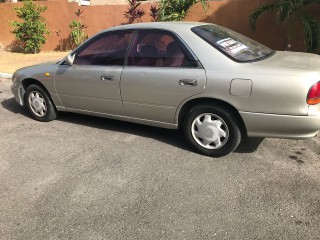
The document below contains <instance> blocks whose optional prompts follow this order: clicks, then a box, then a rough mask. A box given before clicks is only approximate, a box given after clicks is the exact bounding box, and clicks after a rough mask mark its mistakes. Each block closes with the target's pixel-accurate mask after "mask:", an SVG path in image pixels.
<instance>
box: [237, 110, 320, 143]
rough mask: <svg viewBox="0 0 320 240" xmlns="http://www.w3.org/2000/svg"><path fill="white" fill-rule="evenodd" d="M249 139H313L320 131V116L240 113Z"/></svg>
mask: <svg viewBox="0 0 320 240" xmlns="http://www.w3.org/2000/svg"><path fill="white" fill-rule="evenodd" d="M240 115H241V117H242V119H243V121H244V123H245V126H246V128H247V133H248V136H249V137H276V138H296V139H304V138H311V137H314V136H316V135H317V134H318V132H319V130H320V116H290V115H277V114H263V113H248V112H240Z"/></svg>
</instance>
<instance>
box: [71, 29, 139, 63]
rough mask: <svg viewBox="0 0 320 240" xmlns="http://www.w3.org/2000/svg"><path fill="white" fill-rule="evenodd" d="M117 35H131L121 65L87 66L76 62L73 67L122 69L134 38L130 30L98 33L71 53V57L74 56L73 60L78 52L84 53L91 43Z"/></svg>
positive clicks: (133, 32) (132, 31) (133, 33)
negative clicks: (113, 67)
mask: <svg viewBox="0 0 320 240" xmlns="http://www.w3.org/2000/svg"><path fill="white" fill-rule="evenodd" d="M119 33H123V34H126V33H131V34H132V37H131V39H130V42H129V43H128V46H127V48H126V50H125V54H124V56H123V63H122V64H121V65H103V64H101V65H96V64H88V65H85V64H80V65H79V64H77V63H76V61H75V63H74V65H76V66H98V67H112V66H122V67H124V66H125V64H126V59H127V54H128V49H129V48H130V46H131V42H132V40H133V38H134V36H135V31H134V30H132V29H123V30H112V31H105V32H101V33H98V34H97V35H95V36H94V37H92V38H90V39H89V40H88V41H86V42H84V43H83V44H82V45H80V46H79V47H78V48H76V49H75V50H74V51H72V53H71V54H72V55H73V54H75V60H76V58H77V56H78V54H79V52H82V51H84V50H85V49H86V48H87V47H89V46H90V45H91V44H92V43H94V42H96V41H98V40H99V39H101V38H103V37H106V36H107V35H110V34H119Z"/></svg>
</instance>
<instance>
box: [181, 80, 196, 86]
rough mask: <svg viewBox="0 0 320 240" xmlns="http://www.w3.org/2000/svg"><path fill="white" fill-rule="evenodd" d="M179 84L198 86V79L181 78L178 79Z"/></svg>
mask: <svg viewBox="0 0 320 240" xmlns="http://www.w3.org/2000/svg"><path fill="white" fill-rule="evenodd" d="M179 85H181V86H190V87H195V86H198V81H197V80H195V79H181V80H180V81H179Z"/></svg>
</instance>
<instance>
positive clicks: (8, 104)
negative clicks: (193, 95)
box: [1, 98, 263, 153]
mask: <svg viewBox="0 0 320 240" xmlns="http://www.w3.org/2000/svg"><path fill="white" fill-rule="evenodd" d="M1 105H2V106H3V108H5V109H7V110H8V111H11V112H13V113H15V114H21V115H23V116H25V117H29V118H30V115H29V114H28V112H27V111H26V110H25V108H23V107H21V106H19V105H18V104H17V103H16V101H15V99H14V98H10V99H7V100H4V101H2V102H1ZM57 121H62V122H68V123H74V124H78V125H83V126H86V127H92V128H99V129H102V130H108V131H114V132H123V133H128V134H133V135H138V136H142V137H146V138H152V139H155V140H157V141H161V142H164V143H167V144H170V145H172V146H175V147H178V148H181V149H184V150H190V148H189V147H188V146H187V144H186V142H185V141H184V138H183V134H182V133H181V131H175V130H170V129H162V128H157V127H151V126H145V125H140V124H135V123H129V122H124V121H117V120H112V119H106V118H99V117H93V116H86V115H82V114H76V113H65V112H61V113H60V115H59V118H58V120H57ZM262 141H263V138H244V139H243V141H242V142H241V143H240V145H239V147H238V148H237V149H236V150H235V152H237V153H252V152H255V151H256V150H257V149H258V147H259V145H260V144H261V142H262Z"/></svg>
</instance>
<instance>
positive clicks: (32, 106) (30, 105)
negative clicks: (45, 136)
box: [24, 84, 58, 122]
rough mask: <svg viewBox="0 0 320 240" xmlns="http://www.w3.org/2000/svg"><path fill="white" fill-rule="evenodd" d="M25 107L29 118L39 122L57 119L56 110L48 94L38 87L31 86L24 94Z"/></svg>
mask: <svg viewBox="0 0 320 240" xmlns="http://www.w3.org/2000/svg"><path fill="white" fill-rule="evenodd" d="M24 96H25V99H24V100H25V105H26V107H27V109H28V111H29V112H30V114H31V116H32V117H33V118H34V119H36V120H38V121H40V122H49V121H51V120H54V119H56V118H57V113H58V112H57V110H56V108H55V106H54V104H53V102H52V100H51V98H50V96H49V94H48V93H47V92H46V91H45V90H44V89H43V88H42V87H40V86H38V85H35V84H32V85H30V86H29V87H28V88H27V90H26V92H25V95H24Z"/></svg>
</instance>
